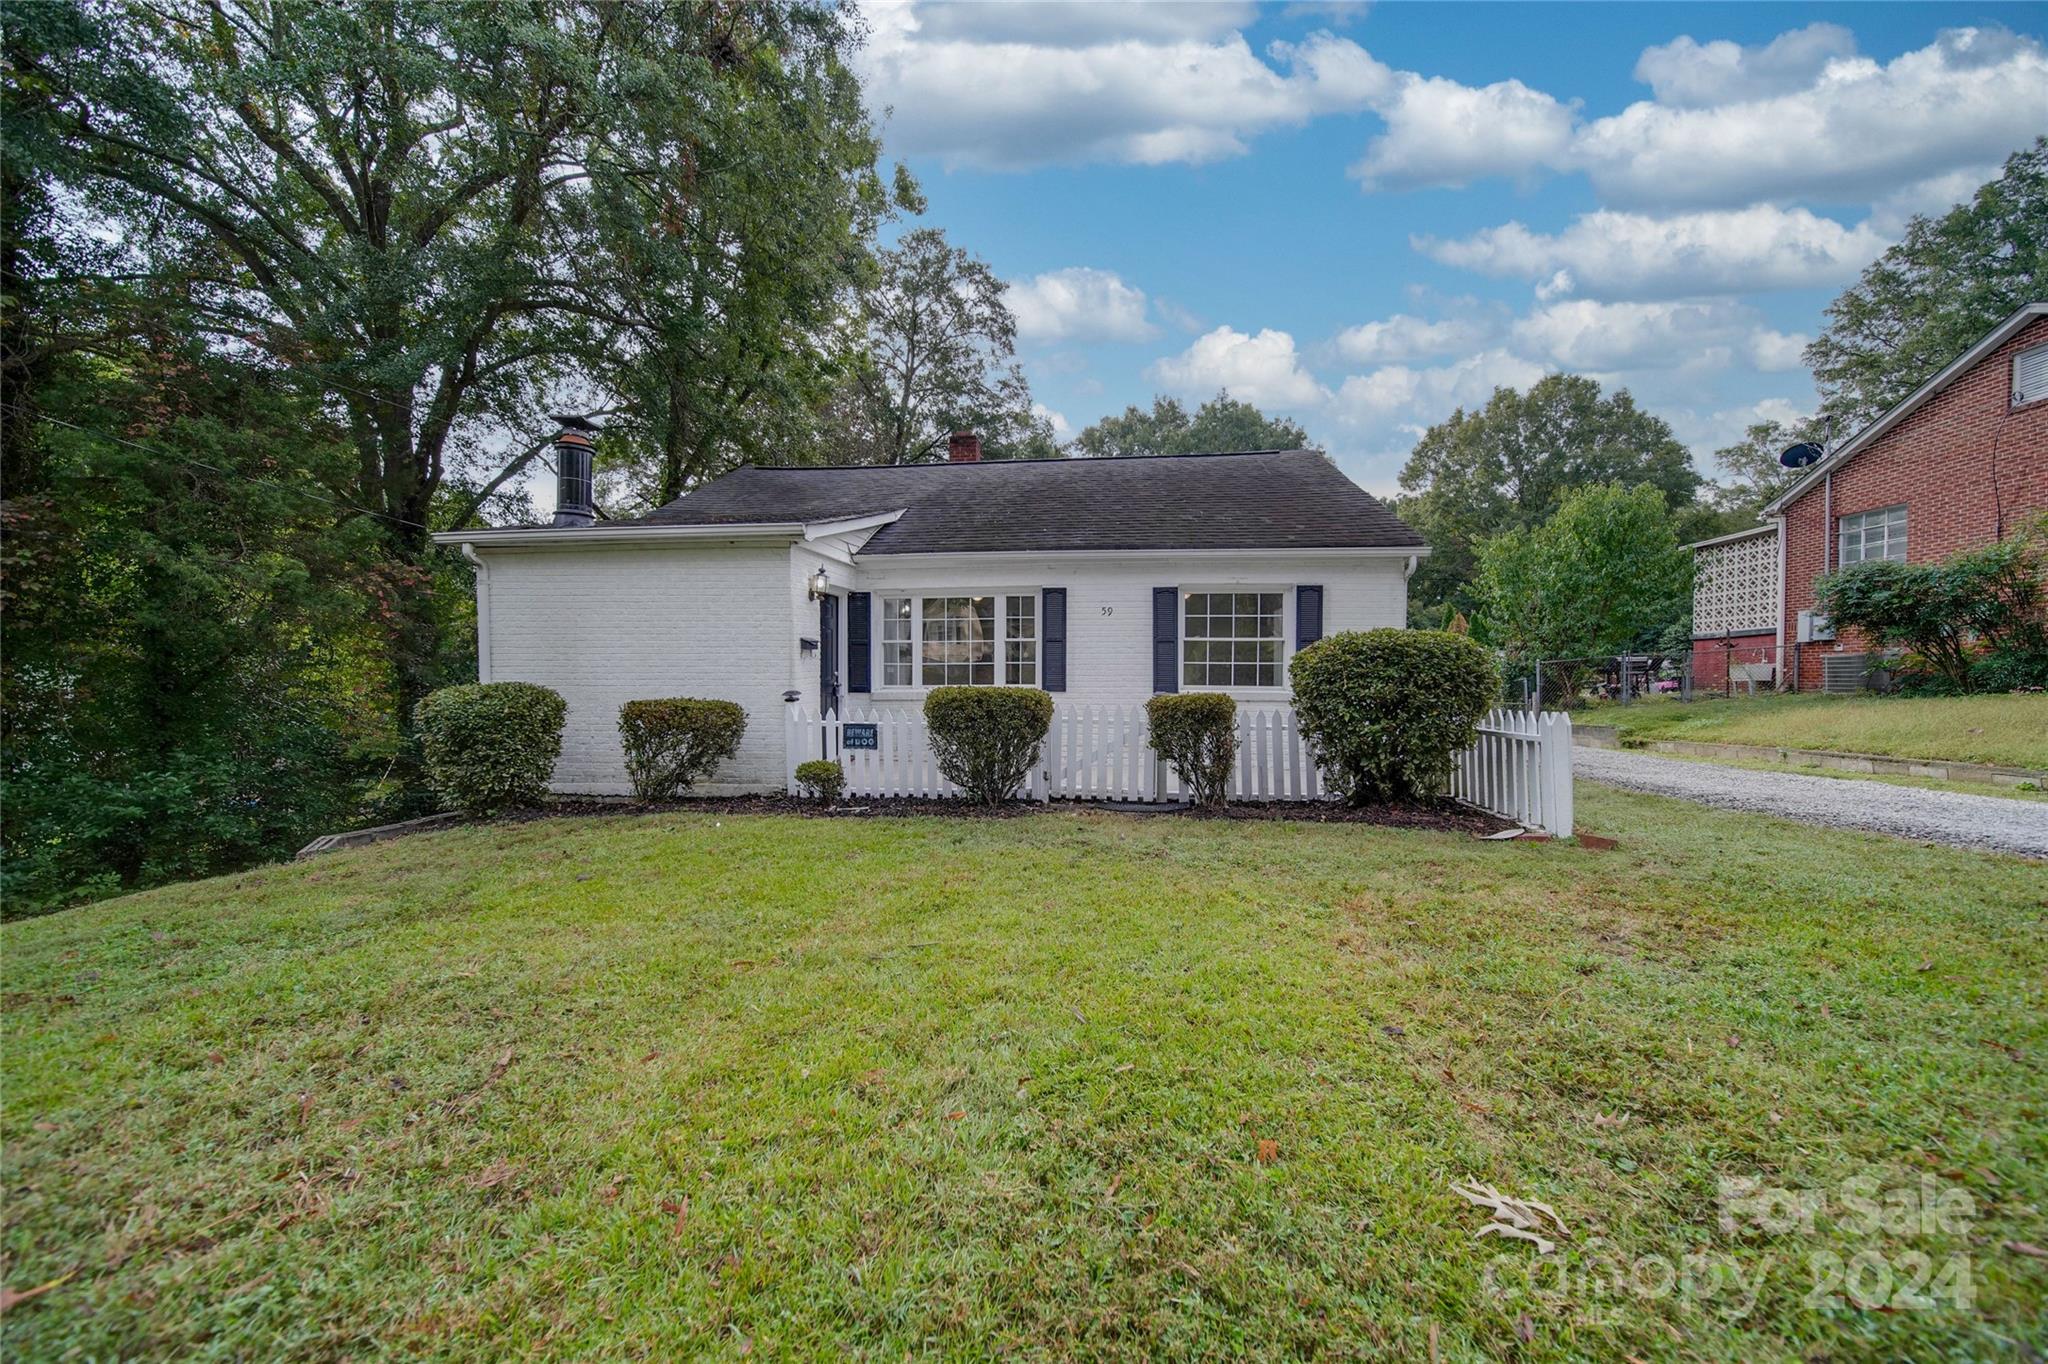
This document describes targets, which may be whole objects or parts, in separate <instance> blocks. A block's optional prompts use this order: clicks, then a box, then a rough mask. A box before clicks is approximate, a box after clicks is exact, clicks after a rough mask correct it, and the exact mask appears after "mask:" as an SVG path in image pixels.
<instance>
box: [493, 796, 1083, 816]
mask: <svg viewBox="0 0 2048 1364" xmlns="http://www.w3.org/2000/svg"><path fill="white" fill-rule="evenodd" d="M1044 808H1045V807H1044V806H1042V805H1034V804H1032V803H1031V802H1030V801H1022V800H1017V801H1010V802H1008V803H1006V804H1003V805H976V804H973V803H972V802H970V801H964V800H929V799H924V798H920V797H916V796H857V797H849V798H848V799H846V800H844V801H841V802H840V803H839V804H838V805H820V804H818V802H817V801H815V800H806V799H804V798H803V797H801V796H790V795H774V796H690V797H687V798H685V799H683V800H625V799H620V800H589V799H584V800H551V801H549V802H548V803H547V804H546V805H543V806H541V807H540V808H539V809H537V810H521V811H519V812H517V813H515V814H509V815H505V816H504V818H505V819H508V820H513V821H524V820H529V819H558V818H562V817H564V816H576V817H582V816H585V815H668V814H686V815H805V816H809V817H810V818H813V819H861V818H865V817H875V816H890V815H945V816H947V817H949V818H952V819H1011V818H1014V817H1016V816H1018V815H1028V814H1031V813H1033V812H1034V811H1037V810H1042V809H1044Z"/></svg>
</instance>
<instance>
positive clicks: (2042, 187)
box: [1805, 137, 2048, 437]
mask: <svg viewBox="0 0 2048 1364" xmlns="http://www.w3.org/2000/svg"><path fill="white" fill-rule="evenodd" d="M2044 266H2048V137H2043V138H2037V139H2036V140H2035V142H2034V145H2033V146H2032V147H2030V148H2028V149H2026V150H2025V151H2019V152H2015V153H2013V154H2012V156H2011V157H2009V158H2008V159H2007V160H2006V163H2005V169H2004V171H2003V172H2002V173H2001V174H2000V175H1999V177H1998V178H1997V179H1996V180H1993V181H1992V182H1991V183H1989V184H1987V185H1985V186H1984V187H1983V188H1982V189H1979V190H1978V191H1977V193H1976V195H1975V196H1974V197H1973V198H1972V199H1971V200H1970V202H1968V203H1966V204H1959V205H1957V206H1956V207H1955V208H1952V209H1950V210H1949V211H1948V212H1947V213H1944V214H1943V215H1941V216H1940V217H1939V218H1922V217H1916V218H1914V219H1913V220H1912V221H1911V222H1909V223H1908V224H1907V225H1906V235H1905V239H1904V240H1903V241H1901V242H1900V243H1899V244H1898V245H1897V246H1894V247H1892V248H1891V249H1890V250H1889V251H1886V252H1885V253H1884V254H1883V255H1882V256H1879V257H1878V258H1877V260H1876V261H1875V262H1873V263H1872V264H1871V266H1870V268H1868V269H1867V270H1865V271H1864V272H1863V277H1862V278H1861V279H1860V280H1858V281H1857V282H1856V283H1855V284H1854V285H1853V286H1852V287H1850V288H1849V289H1848V290H1846V291H1845V292H1844V293H1843V294H1842V296H1841V297H1839V298H1837V299H1836V300H1835V301H1834V302H1833V303H1831V304H1829V305H1828V308H1827V319H1828V320H1827V325H1826V327H1825V329H1824V330H1823V331H1822V332H1821V334H1820V335H1819V336H1818V337H1817V338H1815V340H1814V342H1813V344H1812V345H1810V346H1808V347H1807V348H1806V356H1805V358H1806V363H1807V365H1808V366H1810V367H1811V368H1812V370H1813V378H1814V383H1815V385H1816V386H1817V387H1818V388H1819V389H1820V392H1821V410H1822V411H1823V412H1824V413H1828V414H1831V415H1832V416H1834V418H1835V422H1836V426H1835V430H1836V434H1837V435H1838V436H1841V437H1847V436H1849V435H1851V434H1853V433H1854V432H1855V431H1856V430H1857V429H1858V428H1859V427H1861V426H1863V425H1864V424H1865V423H1867V422H1870V421H1873V420H1875V419H1876V418H1878V417H1879V416H1882V415H1883V414H1884V412H1885V411H1886V410H1887V409H1889V408H1891V407H1892V406H1894V405H1895V404H1897V403H1898V402H1899V401H1900V400H1901V399H1903V398H1904V397H1906V396H1907V395H1908V394H1910V393H1911V392H1912V391H1913V390H1914V389H1915V388H1918V387H1919V386H1920V385H1921V384H1922V383H1924V382H1926V380H1927V379H1928V378H1929V376H1931V375H1933V374H1935V373H1936V372H1937V371H1939V370H1940V369H1941V367H1942V366H1944V365H1946V364H1947V363H1948V362H1949V361H1951V360H1953V359H1955V358H1956V356H1958V355H1960V354H1962V353H1963V352H1964V351H1966V350H1968V349H1969V348H1970V346H1971V345H1972V344H1974V343H1975V342H1976V341H1977V339H1978V338H1979V337H1981V336H1983V335H1984V333H1985V332H1987V331H1989V330H1991V328H1992V327H1993V326H1995V325H1996V324H1997V323H1999V322H2001V321H2003V320H2004V319H2005V318H2006V317H2008V316H2010V315H2011V314H2012V313H2013V312H2014V311H2015V310H2016V309H2018V308H2019V307H2020V306H2022V305H2023V304H2026V303H2031V302H2033V301H2034V300H2036V299H2038V298H2040V297H2042V289H2043V288H2044V287H2048V279H2044V274H2048V272H2044Z"/></svg>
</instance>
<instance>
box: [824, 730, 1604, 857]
mask: <svg viewBox="0 0 2048 1364" xmlns="http://www.w3.org/2000/svg"><path fill="white" fill-rule="evenodd" d="M1571 723H1572V722H1571V718H1570V717H1569V716H1567V715H1563V714H1555V713H1550V712H1545V713H1544V714H1541V715H1530V714H1528V713H1526V712H1523V711H1517V710H1508V709H1505V708H1503V709H1500V710H1495V711H1493V712H1491V713H1490V714H1488V715H1487V717H1486V719H1485V720H1484V721H1483V722H1481V724H1480V726H1479V742H1478V743H1477V744H1476V745H1474V746H1473V747H1472V748H1471V749H1469V750H1468V751H1466V752H1465V753H1463V754H1461V755H1459V758H1458V761H1457V764H1456V766H1455V767H1454V768H1453V770H1452V773H1451V790H1450V794H1451V795H1452V796H1454V797H1456V798H1457V799H1459V800H1461V801H1464V802H1465V803H1466V804H1468V805H1474V806H1477V807H1479V808H1480V809H1483V810H1489V811H1491V812H1493V813H1494V814H1497V815H1500V816H1501V817H1503V818H1505V819H1512V820H1514V821H1516V822H1517V823H1520V824H1526V825H1528V826H1530V827H1531V828H1539V829H1543V830H1545V831H1546V832H1549V833H1552V834H1556V835H1558V836H1559V837H1569V836H1570V834H1571V831H1572V767H1571V763H1572V734H1571ZM849 726H851V727H852V733H851V734H849V733H848V727H849ZM784 737H785V747H784V752H785V753H786V754H787V755H788V764H789V772H788V776H789V789H790V791H792V792H794V791H795V790H796V765H797V764H798V763H799V762H802V761H804V760H805V759H806V758H816V757H821V756H831V757H836V758H838V759H839V763H840V766H841V767H842V768H844V769H845V771H846V793H847V794H848V795H855V796H923V797H939V796H957V795H959V794H960V789H959V788H958V787H956V786H954V785H953V784H952V783H951V782H949V781H947V780H946V779H945V778H944V777H943V776H941V775H939V767H938V762H937V760H936V759H935V758H934V757H933V755H932V747H931V741H930V738H929V736H928V735H927V733H926V731H925V724H924V717H923V716H922V715H920V714H919V713H917V712H916V711H913V710H893V709H871V710H852V709H849V710H847V711H846V712H845V713H843V714H838V715H825V716H822V717H821V716H819V715H817V714H815V713H813V712H811V711H808V710H804V709H802V708H801V707H799V706H794V705H792V706H790V707H789V709H788V711H787V718H786V720H785V736H784ZM849 741H851V742H850V743H849ZM1018 794H1019V795H1023V796H1027V797H1029V798H1030V799H1032V800H1067V799H1083V800H1129V801H1167V800H1178V799H1180V798H1181V795H1182V792H1181V787H1180V781H1179V779H1178V778H1177V777H1175V776H1174V775H1173V772H1172V770H1171V769H1170V768H1168V767H1167V766H1166V765H1165V764H1164V763H1162V762H1161V761H1160V760H1159V757H1158V755H1157V754H1155V753H1154V752H1153V751H1152V748H1151V745H1150V743H1149V742H1148V741H1147V730H1146V723H1145V708H1144V707H1143V706H1081V705H1062V706H1056V707H1055V708H1054V709H1053V717H1052V728H1051V729H1050V730H1049V731H1048V732H1047V734H1046V737H1045V748H1044V752H1043V754H1042V755H1041V760H1040V762H1039V764H1038V765H1037V767H1035V768H1034V769H1033V770H1032V772H1031V775H1030V776H1029V777H1028V778H1027V779H1026V782H1025V789H1024V790H1022V791H1020V792H1019V793H1018ZM1230 794H1231V796H1232V798H1233V799H1236V800H1322V799H1326V798H1327V796H1328V793H1327V792H1325V791H1324V789H1323V783H1322V777H1321V774H1320V773H1319V772H1318V771H1317V769H1316V764H1315V759H1314V757H1313V755H1312V754H1311V753H1310V752H1309V746H1308V742H1307V741H1306V740H1305V739H1303V738H1302V736H1301V730H1300V728H1299V726H1298V725H1297V723H1296V721H1295V717H1294V708H1293V707H1291V706H1240V707H1239V708H1238V711H1237V773H1236V778H1235V780H1234V781H1233V782H1232V783H1231V791H1230Z"/></svg>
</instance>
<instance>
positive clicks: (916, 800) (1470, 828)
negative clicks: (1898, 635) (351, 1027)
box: [503, 795, 1515, 835]
mask: <svg viewBox="0 0 2048 1364" xmlns="http://www.w3.org/2000/svg"><path fill="white" fill-rule="evenodd" d="M1107 808H1110V807H1109V806H1108V805H1107V804H1105V803H1097V802H1091V801H1054V802H1052V803H1051V804H1049V805H1040V804H1036V803H1034V802H1031V801H1022V800H1018V801H1009V802H1006V803H1004V804H1002V805H976V804H972V803H970V802H968V801H964V800H943V799H941V800H933V799H926V798H921V797H914V796H858V797H849V798H848V799H846V800H844V801H842V802H841V803H839V804H838V805H832V806H825V805H820V804H818V803H817V802H816V801H814V800H805V799H803V798H801V797H798V796H788V795H772V796H692V797H689V798H686V799H683V800H663V801H633V800H590V799H583V800H557V801H550V802H549V803H548V804H546V805H544V806H542V807H541V808H540V809H538V810H524V811H520V812H518V813H516V814H510V815H506V816H504V817H503V818H505V819H507V820H510V821H514V822H521V821H525V820H532V819H556V818H561V817H582V816H589V815H656V814H699V815H802V816H805V817H807V818H811V819H874V818H884V819H886V818H890V817H901V816H905V815H938V816H942V817H944V818H947V819H1015V818H1017V817H1019V816H1021V815H1033V814H1039V813H1041V812H1047V811H1057V810H1090V809H1107ZM1117 809H1118V811H1119V812H1127V813H1136V814H1143V815H1145V816H1147V817H1157V816H1160V815H1179V816H1181V817H1183V818H1187V819H1266V820H1297V821H1300V822H1302V823H1308V824H1376V825H1379V826H1380V827H1382V828H1389V829H1434V830H1436V831H1438V832H1441V833H1465V834H1475V835H1476V834H1490V833H1498V832H1499V831H1500V830H1502V829H1512V828H1514V827H1515V824H1514V821H1512V820H1506V819H1501V818H1500V817H1498V816H1496V815H1489V814H1484V813H1482V812H1480V811H1477V810H1468V809H1466V808H1465V807H1464V806H1461V805H1451V804H1442V805H1365V806H1350V805H1340V804H1337V803H1335V802H1333V801H1298V800H1297V801H1280V800H1259V801H1233V802H1232V803H1231V804H1229V805H1227V806H1225V807H1224V808H1223V809H1222V810H1221V811H1218V812H1215V813H1211V812H1208V811H1202V810H1192V809H1189V808H1187V807H1186V806H1154V807H1152V808H1150V809H1147V808H1145V807H1143V806H1135V807H1129V808H1128V809H1126V808H1125V807H1122V806H1119V807H1117Z"/></svg>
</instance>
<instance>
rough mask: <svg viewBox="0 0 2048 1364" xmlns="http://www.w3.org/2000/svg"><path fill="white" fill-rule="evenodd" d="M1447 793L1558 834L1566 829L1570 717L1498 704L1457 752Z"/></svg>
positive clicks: (1565, 833)
mask: <svg viewBox="0 0 2048 1364" xmlns="http://www.w3.org/2000/svg"><path fill="white" fill-rule="evenodd" d="M1451 794H1452V795H1454V796H1456V797H1457V798H1458V799H1459V800H1462V801H1464V802H1465V803H1466V804H1467V805H1476V806H1478V807H1479V808H1480V809H1482V810H1490V811H1492V812H1493V813H1494V814H1497V815H1499V816H1500V817H1501V818H1503V819H1512V820H1514V821H1515V823H1517V824H1523V825H1527V826H1528V827H1529V828H1532V829H1541V830H1543V831H1544V832H1545V833H1548V834H1555V835H1556V836H1557V837H1559V838H1569V837H1571V834H1572V717H1571V716H1569V715H1567V714H1565V713H1564V712H1563V711H1554V710H1546V711H1543V712H1542V713H1541V714H1536V713H1532V712H1530V711H1526V710H1513V709H1510V708H1508V707H1506V706H1502V707H1500V708H1498V709H1496V710H1492V711H1489V712H1487V716H1486V718H1485V719H1484V720H1482V721H1480V723H1479V742H1478V743H1476V744H1474V745H1472V747H1470V748H1468V749H1466V750H1465V751H1464V752H1463V753H1461V754H1459V755H1458V762H1457V766H1456V767H1454V768H1453V769H1452V770H1451Z"/></svg>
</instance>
